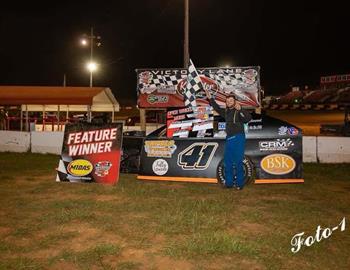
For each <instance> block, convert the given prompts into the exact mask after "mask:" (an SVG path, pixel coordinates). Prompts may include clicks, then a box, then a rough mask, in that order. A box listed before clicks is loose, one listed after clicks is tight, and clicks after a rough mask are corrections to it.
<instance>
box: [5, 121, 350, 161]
mask: <svg viewBox="0 0 350 270" xmlns="http://www.w3.org/2000/svg"><path fill="white" fill-rule="evenodd" d="M124 128H125V127H124ZM137 128H139V127H137ZM137 128H136V129H137ZM131 129H132V130H134V128H125V129H124V131H125V130H131ZM153 129H155V127H148V130H147V133H149V132H150V131H151V130H153ZM63 135H64V133H63V132H34V131H33V132H20V131H2V130H0V152H6V151H9V152H27V151H29V150H30V149H31V152H33V153H51V154H58V155H59V154H61V150H62V143H63ZM303 161H304V162H321V163H344V162H345V163H350V137H315V136H304V137H303Z"/></svg>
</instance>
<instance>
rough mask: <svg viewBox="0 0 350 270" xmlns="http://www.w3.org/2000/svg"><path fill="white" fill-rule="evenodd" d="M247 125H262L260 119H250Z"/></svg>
mask: <svg viewBox="0 0 350 270" xmlns="http://www.w3.org/2000/svg"><path fill="white" fill-rule="evenodd" d="M249 123H262V118H259V119H252V120H250V121H249Z"/></svg>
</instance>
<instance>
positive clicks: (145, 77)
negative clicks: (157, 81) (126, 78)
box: [139, 71, 153, 85]
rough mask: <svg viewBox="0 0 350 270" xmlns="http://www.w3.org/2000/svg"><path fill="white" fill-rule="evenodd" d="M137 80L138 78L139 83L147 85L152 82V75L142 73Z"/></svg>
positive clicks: (146, 72) (147, 72)
mask: <svg viewBox="0 0 350 270" xmlns="http://www.w3.org/2000/svg"><path fill="white" fill-rule="evenodd" d="M139 78H140V83H143V84H146V85H147V84H150V83H151V82H152V79H153V74H152V72H150V71H143V72H141V73H140V75H139Z"/></svg>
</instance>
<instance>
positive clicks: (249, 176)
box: [216, 156, 253, 185]
mask: <svg viewBox="0 0 350 270" xmlns="http://www.w3.org/2000/svg"><path fill="white" fill-rule="evenodd" d="M243 170H244V185H248V184H250V183H251V182H252V180H253V164H252V163H251V161H250V160H249V158H248V157H246V156H245V157H244V159H243ZM216 178H217V179H218V183H219V184H222V185H224V184H225V167H224V160H223V159H222V160H221V161H220V163H219V166H218V167H217V169H216Z"/></svg>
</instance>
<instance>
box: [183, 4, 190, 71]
mask: <svg viewBox="0 0 350 270" xmlns="http://www.w3.org/2000/svg"><path fill="white" fill-rule="evenodd" d="M184 8H185V10H184V11H185V18H184V68H187V67H188V64H189V62H190V52H189V17H190V16H189V13H190V12H189V9H190V7H189V0H185V7H184Z"/></svg>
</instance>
